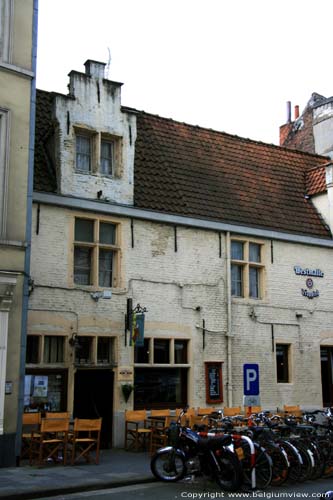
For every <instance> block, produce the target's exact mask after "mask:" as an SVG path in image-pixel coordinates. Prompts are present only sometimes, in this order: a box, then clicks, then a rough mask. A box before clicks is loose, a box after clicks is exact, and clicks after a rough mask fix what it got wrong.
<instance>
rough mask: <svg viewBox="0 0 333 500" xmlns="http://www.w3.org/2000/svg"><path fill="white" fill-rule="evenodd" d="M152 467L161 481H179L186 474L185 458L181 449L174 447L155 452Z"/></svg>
mask: <svg viewBox="0 0 333 500" xmlns="http://www.w3.org/2000/svg"><path fill="white" fill-rule="evenodd" d="M150 468H151V471H152V473H153V474H154V476H155V477H156V478H157V479H159V480H160V481H168V482H175V481H179V480H180V479H183V477H184V476H185V474H186V464H185V459H184V457H183V455H182V454H181V453H180V451H178V450H175V449H173V448H172V449H169V450H163V451H158V452H157V453H155V455H154V456H153V458H152V459H151V462H150Z"/></svg>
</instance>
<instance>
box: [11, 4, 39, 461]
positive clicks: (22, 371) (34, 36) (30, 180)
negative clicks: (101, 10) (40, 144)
mask: <svg viewBox="0 0 333 500" xmlns="http://www.w3.org/2000/svg"><path fill="white" fill-rule="evenodd" d="M32 23H33V24H32V51H31V70H32V72H33V75H34V76H33V78H32V80H31V96H30V130H29V159H28V176H27V182H28V186H27V188H28V189H27V215H26V230H25V240H26V242H27V247H26V250H25V256H24V281H23V297H22V319H21V344H20V346H21V347H20V374H19V388H18V409H17V425H16V429H17V431H16V443H15V454H16V465H19V459H20V453H21V438H22V414H23V409H24V376H25V356H26V344H27V319H28V301H29V276H30V256H31V227H32V193H33V173H34V150H35V114H36V67H37V27H38V0H34V3H33V20H32Z"/></svg>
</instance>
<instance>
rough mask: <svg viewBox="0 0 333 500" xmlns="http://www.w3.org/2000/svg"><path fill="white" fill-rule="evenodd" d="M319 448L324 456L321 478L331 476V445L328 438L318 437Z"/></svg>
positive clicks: (332, 466) (332, 457)
mask: <svg viewBox="0 0 333 500" xmlns="http://www.w3.org/2000/svg"><path fill="white" fill-rule="evenodd" d="M318 446H319V448H320V451H321V453H322V454H323V456H324V462H325V463H324V468H323V472H322V475H321V476H322V477H323V478H329V477H333V445H332V443H331V442H330V441H329V439H320V440H319V445H318Z"/></svg>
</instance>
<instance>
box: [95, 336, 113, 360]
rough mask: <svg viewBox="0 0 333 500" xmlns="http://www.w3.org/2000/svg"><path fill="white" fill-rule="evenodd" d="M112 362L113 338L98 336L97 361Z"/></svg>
mask: <svg viewBox="0 0 333 500" xmlns="http://www.w3.org/2000/svg"><path fill="white" fill-rule="evenodd" d="M110 362H111V339H110V338H109V337H98V339H97V363H103V364H107V363H110Z"/></svg>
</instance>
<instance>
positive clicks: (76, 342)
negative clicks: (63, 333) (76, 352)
mask: <svg viewBox="0 0 333 500" xmlns="http://www.w3.org/2000/svg"><path fill="white" fill-rule="evenodd" d="M68 343H69V345H70V346H71V347H73V349H76V348H77V347H79V345H80V341H79V338H78V336H77V333H73V334H72V336H71V338H70V339H69V341H68Z"/></svg>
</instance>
